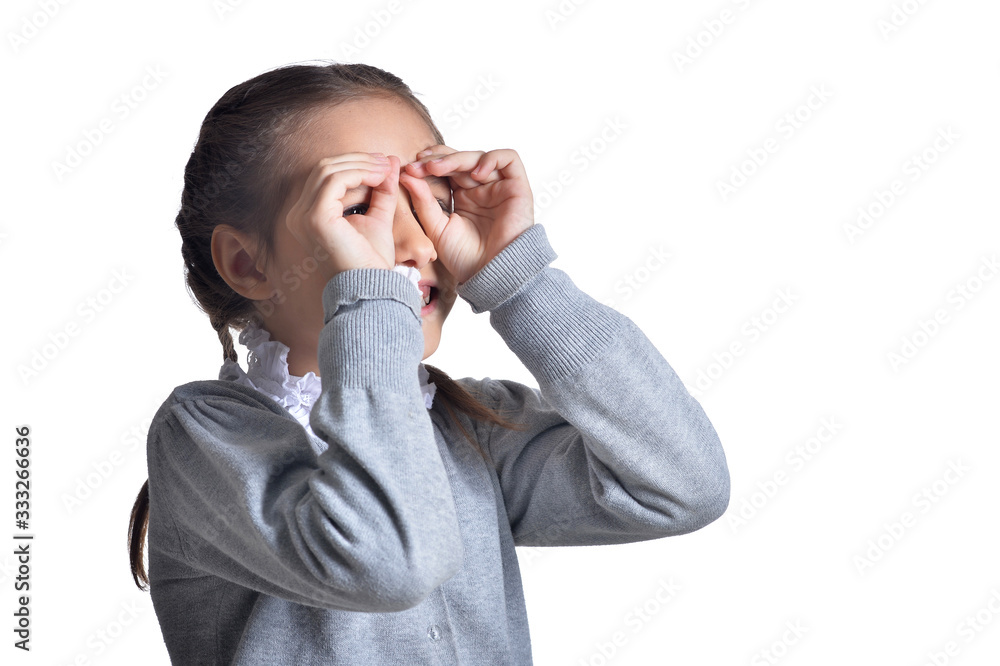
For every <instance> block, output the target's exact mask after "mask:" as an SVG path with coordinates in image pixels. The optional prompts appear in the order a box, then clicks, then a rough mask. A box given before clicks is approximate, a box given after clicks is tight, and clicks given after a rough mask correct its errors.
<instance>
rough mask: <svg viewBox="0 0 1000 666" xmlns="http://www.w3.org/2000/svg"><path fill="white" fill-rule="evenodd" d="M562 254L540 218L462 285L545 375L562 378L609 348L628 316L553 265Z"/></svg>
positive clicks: (538, 376)
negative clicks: (594, 296) (553, 247)
mask: <svg viewBox="0 0 1000 666" xmlns="http://www.w3.org/2000/svg"><path fill="white" fill-rule="evenodd" d="M556 256H557V255H556V253H555V251H554V250H553V249H552V246H551V245H550V244H549V241H548V237H547V236H546V234H545V230H544V228H543V227H542V226H541V225H540V224H537V223H536V224H535V225H534V226H532V227H529V228H528V229H527V230H525V231H524V232H522V233H521V235H520V236H518V237H517V238H515V239H514V240H513V241H512V242H511V243H510V244H509V245H508V246H507V247H505V248H504V249H503V250H502V251H501V252H500V253H499V254H498V255H497V256H496V257H494V258H493V260H492V261H490V262H489V263H488V264H486V266H484V267H483V268H482V269H481V270H480V271H479V272H477V273H476V274H475V275H473V276H472V277H471V278H469V280H468V281H466V282H464V283H462V284H460V285H459V286H458V293H459V294H460V295H461V296H462V297H463V298H464V299H466V300H467V301H469V303H470V304H471V305H472V309H473V311H474V312H477V313H478V312H482V311H485V310H489V311H490V324H491V325H492V326H493V328H494V329H496V331H497V333H499V334H500V336H501V337H502V338H503V339H504V342H506V343H507V346H508V347H509V348H510V349H511V351H513V352H514V353H515V354H516V355H517V357H518V358H519V359H520V360H521V362H522V363H524V366H525V367H526V368H527V369H528V370H529V371H531V373H532V375H534V376H535V378H536V379H538V380H539V381H542V380H547V381H552V382H554V381H556V380H559V379H562V378H563V377H566V376H568V375H571V374H573V373H575V372H576V371H577V370H579V369H580V368H581V367H583V366H585V365H587V364H588V363H590V362H591V361H593V360H595V359H597V358H598V357H600V356H601V355H603V354H604V353H606V352H607V350H608V349H609V348H610V347H611V346H612V345H614V344H615V341H616V339H617V337H618V336H619V334H620V332H621V330H622V328H623V327H624V326H625V325H626V324H625V322H626V320H627V319H626V317H625V316H624V315H622V314H621V313H619V312H618V311H617V310H614V309H612V308H610V307H608V306H606V305H604V304H603V303H600V302H598V301H596V300H595V299H593V298H591V297H590V296H588V295H587V294H586V293H584V292H583V291H582V290H581V289H580V288H579V287H577V286H576V284H574V283H573V281H572V280H571V279H570V277H569V275H567V274H566V273H565V272H563V271H561V270H559V269H558V268H552V267H551V266H549V265H548V264H549V263H550V262H551V261H552V260H553V259H555V258H556Z"/></svg>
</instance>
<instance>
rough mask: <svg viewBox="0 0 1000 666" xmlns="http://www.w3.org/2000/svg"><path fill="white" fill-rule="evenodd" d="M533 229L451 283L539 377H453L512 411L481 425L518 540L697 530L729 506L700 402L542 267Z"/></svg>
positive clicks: (651, 352)
mask: <svg viewBox="0 0 1000 666" xmlns="http://www.w3.org/2000/svg"><path fill="white" fill-rule="evenodd" d="M555 258H556V254H555V252H554V251H553V250H552V248H551V246H550V245H549V243H548V239H547V236H546V234H545V230H544V229H543V228H542V226H541V225H539V224H535V225H534V226H532V227H530V228H529V229H527V230H526V231H524V232H523V233H521V234H520V235H519V236H518V237H517V238H516V239H514V241H512V242H511V243H510V245H508V246H507V247H506V248H505V249H504V250H503V251H502V252H501V253H500V254H498V255H497V256H496V257H495V258H494V259H493V260H492V261H491V262H490V263H489V264H487V265H486V266H484V267H483V268H482V269H481V270H480V271H479V272H477V273H476V274H475V275H473V276H472V277H471V278H470V279H469V280H468V281H467V282H464V283H461V284H460V285H459V287H458V292H459V294H460V295H461V296H462V297H463V298H464V299H465V300H467V301H468V302H469V303H470V304H471V305H472V308H473V311H474V312H477V313H479V312H485V311H489V312H490V323H491V324H492V326H493V327H494V328H495V329H496V330H497V332H498V333H499V334H500V335H501V337H503V339H504V341H505V342H506V343H507V345H508V346H509V347H510V349H511V350H512V351H513V352H514V353H515V354H516V355H517V356H518V358H519V359H520V360H521V361H522V362H523V363H524V365H525V366H526V367H527V368H528V370H530V371H531V373H532V375H534V377H535V379H536V380H537V381H538V385H539V387H540V390H539V389H534V388H529V387H527V386H524V385H523V384H519V383H517V382H512V381H507V380H493V379H490V378H486V379H484V380H481V381H477V380H474V379H470V378H466V379H463V380H460V381H461V382H463V383H465V384H466V385H467V386H469V387H472V388H477V389H479V390H481V391H484V392H485V393H486V394H487V395H490V396H492V397H493V398H494V400H495V401H496V403H495V404H494V405H493V406H494V407H496V408H499V409H513V410H516V413H514V414H511V415H510V418H511V419H512V420H515V421H517V420H520V421H522V422H527V424H528V426H529V428H528V430H526V431H523V432H518V431H514V430H510V429H507V428H503V427H500V426H492V427H491V428H490V429H488V430H485V434H484V436H483V439H485V444H486V447H485V448H486V450H487V452H488V454H489V455H490V456H491V457H492V458H493V463H494V466H495V468H496V472H497V475H498V478H499V483H500V487H501V490H502V492H503V498H504V502H505V504H506V508H507V515H508V517H509V519H510V525H511V530H512V532H513V536H514V540H515V544H517V545H534V546H563V545H592V544H611V543H625V542H631V541H643V540H647V539H655V538H659V537H665V536H671V535H675V534H683V533H685V532H691V531H693V530H696V529H699V528H701V527H703V526H705V525H707V524H708V523H710V522H712V521H713V520H715V519H716V518H718V517H719V516H721V515H722V513H723V512H724V511H725V510H726V507H727V506H728V503H729V471H728V467H727V465H726V458H725V454H724V452H723V450H722V445H721V443H720V441H719V437H718V435H717V434H716V432H715V429H714V428H713V426H712V424H711V422H710V421H709V420H708V417H707V416H706V415H705V412H704V411H703V410H702V408H701V405H700V404H699V403H698V401H697V400H695V399H694V398H693V397H692V396H691V395H690V394H689V393H688V391H687V390H686V389H685V387H684V385H683V384H682V383H681V381H680V379H679V378H678V377H677V375H676V374H675V372H674V371H673V369H672V368H671V367H670V365H669V364H668V363H667V361H666V360H665V359H664V358H663V356H662V355H661V354H660V353H659V351H657V349H656V348H655V347H654V346H653V344H652V343H651V342H650V341H649V339H648V338H647V337H646V336H645V335H644V334H643V333H642V331H641V330H640V329H639V328H638V327H637V326H636V325H635V324H634V323H633V322H632V320H631V319H629V318H628V317H626V316H625V315H623V314H620V313H619V312H617V311H616V310H614V309H612V308H610V307H607V306H605V305H603V304H601V303H598V302H597V301H595V300H594V299H593V298H591V297H590V296H588V295H587V294H585V293H584V292H582V291H581V290H580V289H579V288H577V287H576V286H575V285H574V284H573V282H572V281H571V280H570V278H569V276H568V275H567V274H566V273H564V272H563V271H560V270H559V269H556V268H552V267H550V266H548V264H549V263H550V262H551V261H552V260H554V259H555Z"/></svg>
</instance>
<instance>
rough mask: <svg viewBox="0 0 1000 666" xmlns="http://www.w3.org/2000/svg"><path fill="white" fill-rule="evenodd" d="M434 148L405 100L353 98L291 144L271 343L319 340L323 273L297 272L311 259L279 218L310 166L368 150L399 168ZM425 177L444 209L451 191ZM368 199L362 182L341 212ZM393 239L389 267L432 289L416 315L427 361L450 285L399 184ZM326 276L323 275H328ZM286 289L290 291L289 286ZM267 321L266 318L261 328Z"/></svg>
mask: <svg viewBox="0 0 1000 666" xmlns="http://www.w3.org/2000/svg"><path fill="white" fill-rule="evenodd" d="M437 143H438V142H437V141H435V140H434V136H433V135H432V134H431V130H430V129H429V128H428V127H427V124H426V123H425V122H424V121H423V120H422V119H421V117H420V116H419V115H418V114H417V112H416V111H414V110H413V109H411V108H410V107H409V106H408V105H407V104H406V103H405V102H403V101H401V100H396V99H393V98H389V99H383V98H368V99H360V100H353V101H349V102H345V103H342V104H339V105H337V106H334V107H332V108H328V109H322V110H320V111H316V112H315V113H314V114H313V116H312V117H311V119H310V121H309V123H308V124H307V126H306V128H305V130H304V132H303V134H302V137H301V140H300V141H299V142H298V146H297V148H296V153H297V157H296V158H295V163H294V164H295V166H294V167H293V168H294V171H293V174H294V175H293V185H292V188H291V191H290V193H289V196H288V198H287V199H286V202H285V206H284V207H283V209H282V211H281V212H280V214H279V216H278V219H277V222H276V224H277V226H276V229H275V238H274V241H275V256H274V259H275V262H274V263H275V265H274V267H273V268H272V270H271V271H269V272H270V273H271V274H272V276H273V277H274V278H275V279H277V280H278V284H281V285H283V286H282V291H283V292H284V295H285V299H286V302H285V303H283V304H282V305H281V307H280V308H279V309H277V310H275V315H277V316H278V320H277V321H274V322H273V326H274V329H271V328H269V329H268V330H270V331H271V332H272V334H273V337H274V338H276V339H280V340H282V342H285V343H286V344H289V346H292V345H291V343H290V342H288V340H293V341H295V342H296V343H298V344H301V345H305V344H313V340H315V342H316V343H318V340H319V333H320V331H321V330H322V328H323V302H322V293H323V288H324V287H325V286H326V280H325V279H324V278H323V274H324V271H323V270H318V271H316V272H315V273H314V274H313V275H311V276H305V275H304V271H303V270H302V268H301V267H302V266H304V265H305V266H309V265H314V264H312V263H311V260H310V259H309V258H310V256H312V255H311V254H310V252H309V251H308V250H307V249H306V248H304V247H303V246H302V244H300V243H299V242H298V241H296V240H295V238H294V237H293V236H292V235H291V233H290V232H289V231H288V227H287V226H286V225H285V224H284V218H285V214H286V213H287V212H288V210H289V208H291V206H292V204H293V203H294V202H295V201H296V200H297V199H298V197H299V194H300V192H301V191H302V186H303V184H304V182H305V180H306V177H307V176H308V175H309V172H310V170H311V169H312V168H313V166H314V165H315V164H316V163H317V162H318V161H319V160H320V159H322V158H324V157H333V156H336V155H339V154H342V153H350V152H367V153H383V154H385V155H396V156H397V157H399V160H400V165H401V167H402V166H405V165H406V164H408V163H409V162H412V161H414V160H415V159H416V155H417V153H418V152H420V151H421V150H423V149H425V148H429V147H430V146H433V145H436V144H437ZM426 180H427V182H428V183H429V184H430V188H431V192H432V193H433V194H434V196H435V197H436V198H437V199H440V200H441V201H443V202H444V203H445V205H446V206H447V207H448V208H449V209H450V208H451V205H452V199H451V188H450V186H449V184H448V181H447V179H443V178H434V177H430V178H427V179H426ZM370 201H371V188H370V187H368V186H366V185H361V186H360V187H359V188H357V189H356V190H350V191H348V192H347V194H346V195H345V196H344V198H343V204H344V209H345V210H347V209H348V208H349V207H351V206H355V205H356V204H362V203H364V204H367V203H368V202H370ZM392 236H393V239H394V241H395V248H396V264H405V265H407V266H412V267H414V268H416V269H417V270H419V271H420V281H421V282H425V281H426V282H427V283H429V284H430V285H432V286H434V287H437V298H436V302H432V303H431V308H432V310H431V311H430V312H427V313H422V319H423V323H422V328H423V334H424V353H423V358H424V359H426V358H427V357H428V356H430V355H431V354H433V353H434V351H435V350H436V349H437V347H438V343H439V342H440V339H441V327H442V325H443V324H444V320H445V318H446V317H447V316H448V313H449V312H450V311H451V308H452V306H453V305H454V304H455V299H456V291H455V287H456V281H455V279H454V277H453V276H452V275H451V273H449V272H448V270H447V269H446V268H445V267H444V266H443V265H442V264H441V262H440V261H438V260H437V252H436V251H435V249H434V245H433V243H431V241H430V239H429V238H428V237H427V236H426V235H425V234H424V230H423V228H422V227H421V226H420V223H419V222H418V221H417V219H416V217H415V216H414V214H413V211H412V205H411V203H410V195H409V192H408V190H407V189H406V187H405V186H403V185H402V184H400V186H399V194H398V195H397V199H396V215H395V218H394V219H393V226H392ZM320 256H322V255H320ZM296 268H298V270H297V271H296ZM325 273H326V274H329V270H327V271H325ZM282 276H284V278H285V279H282ZM291 276H295V277H291ZM269 277H271V276H269ZM303 277H304V279H301V278H303ZM310 278H311V279H310ZM317 278H318V279H317ZM290 285H291V286H295V287H296V288H295V289H290V288H289V286H290ZM424 309H425V310H426V309H427V308H426V307H425V308H424ZM268 323H269V322H268V321H267V320H265V327H267V324H268ZM281 329H286V330H284V331H282V330H281ZM296 329H297V330H296ZM303 329H305V330H303ZM305 341H308V342H305ZM309 353H310V354H312V358H315V354H314V351H313V350H311V349H310V350H309ZM290 356H292V354H290ZM300 358H301V357H300Z"/></svg>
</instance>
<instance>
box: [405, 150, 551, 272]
mask: <svg viewBox="0 0 1000 666" xmlns="http://www.w3.org/2000/svg"><path fill="white" fill-rule="evenodd" d="M438 158H440V161H434V160H437V159H438ZM427 176H441V177H446V178H448V180H449V182H450V183H451V189H452V192H453V193H454V198H455V207H454V211H455V212H453V213H451V214H450V215H449V214H448V213H446V212H444V211H442V210H441V207H440V205H439V204H438V203H437V201H436V200H435V198H434V195H433V194H431V190H430V186H429V185H428V184H427V182H426V181H425V180H423V178H425V177H427ZM399 181H400V182H401V183H402V184H403V186H404V187H406V189H407V190H408V191H409V192H410V195H411V196H412V198H413V205H414V209H415V210H416V212H417V217H418V219H419V220H420V224H421V226H422V227H423V228H424V233H426V234H427V237H428V238H430V240H431V242H432V243H434V248H435V250H436V251H437V255H438V259H440V260H441V263H442V264H444V267H445V268H447V269H448V271H449V272H450V273H451V274H452V275H453V276H455V279H456V280H458V282H460V283H461V282H465V281H466V280H468V279H469V278H470V277H472V276H473V275H475V273H476V272H477V271H478V270H479V269H481V268H482V267H483V266H485V265H486V264H488V263H489V262H490V260H492V259H493V257H495V256H497V254H499V253H500V251H501V250H503V249H504V248H505V247H507V245H508V244H509V243H510V242H511V241H512V240H514V239H515V238H517V237H518V236H519V235H520V234H521V232H523V231H524V230H526V229H528V228H529V227H531V226H532V225H533V224H534V202H533V199H532V196H531V187H530V186H529V185H528V177H527V175H526V174H525V172H524V166H523V165H522V164H521V158H520V157H518V154H517V153H516V152H515V151H513V150H509V149H502V150H491V151H489V152H488V153H484V152H483V151H481V150H470V151H456V150H455V149H453V148H449V147H448V146H444V145H439V146H432V147H430V148H428V149H427V150H423V151H421V152H419V153H417V160H416V161H414V162H411V163H410V164H407V165H406V167H405V168H404V169H403V171H401V172H400V174H399Z"/></svg>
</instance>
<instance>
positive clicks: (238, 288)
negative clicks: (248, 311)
mask: <svg viewBox="0 0 1000 666" xmlns="http://www.w3.org/2000/svg"><path fill="white" fill-rule="evenodd" d="M254 252H255V250H254V245H253V243H251V242H250V239H249V237H248V236H247V235H246V234H244V233H243V232H241V231H239V230H238V229H235V228H233V227H231V226H229V225H228V224H220V225H218V226H216V227H215V229H213V230H212V262H213V263H214V264H215V270H217V271H218V272H219V275H220V276H222V279H223V280H225V281H226V284H228V285H229V286H230V287H231V288H232V290H233V291H235V292H236V293H238V294H240V295H241V296H244V297H246V298H249V299H250V300H252V301H260V300H266V299H268V298H270V297H271V296H272V293H271V292H272V291H273V289H271V287H270V285H269V284H268V282H267V276H266V275H264V274H263V273H262V272H260V271H259V270H258V269H257V266H256V265H255V264H256V261H255V257H254Z"/></svg>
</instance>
